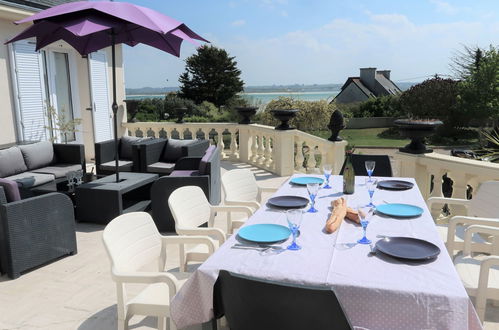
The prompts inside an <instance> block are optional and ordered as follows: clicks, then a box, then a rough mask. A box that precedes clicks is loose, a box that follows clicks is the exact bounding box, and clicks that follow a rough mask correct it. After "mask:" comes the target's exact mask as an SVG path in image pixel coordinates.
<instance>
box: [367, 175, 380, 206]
mask: <svg viewBox="0 0 499 330" xmlns="http://www.w3.org/2000/svg"><path fill="white" fill-rule="evenodd" d="M377 186H378V180H376V179H374V180H369V179H366V187H367V192H368V193H369V204H367V207H376V205H374V204H373V195H374V192H375V191H376V187H377Z"/></svg>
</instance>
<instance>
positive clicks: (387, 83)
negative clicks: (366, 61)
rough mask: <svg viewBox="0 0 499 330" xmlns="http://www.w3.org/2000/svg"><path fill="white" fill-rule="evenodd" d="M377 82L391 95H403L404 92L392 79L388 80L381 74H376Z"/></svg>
mask: <svg viewBox="0 0 499 330" xmlns="http://www.w3.org/2000/svg"><path fill="white" fill-rule="evenodd" d="M376 82H377V83H378V84H379V85H380V86H381V87H382V88H383V89H384V90H385V91H387V93H389V94H391V95H395V94H398V93H401V92H402V91H401V90H400V88H398V86H397V85H395V83H394V82H393V81H391V80H390V79H386V77H385V76H383V75H382V74H381V73H378V72H376Z"/></svg>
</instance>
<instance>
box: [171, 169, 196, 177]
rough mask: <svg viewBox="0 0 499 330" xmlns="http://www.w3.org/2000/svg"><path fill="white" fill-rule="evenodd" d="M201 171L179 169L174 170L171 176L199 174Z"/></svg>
mask: <svg viewBox="0 0 499 330" xmlns="http://www.w3.org/2000/svg"><path fill="white" fill-rule="evenodd" d="M198 175H199V171H196V170H177V171H173V172H172V173H171V174H170V176H198Z"/></svg>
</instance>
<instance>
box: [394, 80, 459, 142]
mask: <svg viewBox="0 0 499 330" xmlns="http://www.w3.org/2000/svg"><path fill="white" fill-rule="evenodd" d="M457 96H458V81H456V80H453V79H443V78H440V77H438V76H435V77H434V78H432V79H427V80H425V81H423V82H422V83H420V84H417V85H414V86H412V87H411V88H409V89H408V90H406V91H405V92H403V93H402V95H401V96H400V107H401V112H402V114H404V115H407V116H409V117H413V118H415V119H440V120H442V121H443V122H444V125H442V127H441V129H439V131H440V134H441V135H444V136H449V135H452V134H454V132H453V128H458V127H467V126H468V124H469V117H468V116H467V115H466V114H465V113H463V112H462V111H460V110H462V108H458V107H457Z"/></svg>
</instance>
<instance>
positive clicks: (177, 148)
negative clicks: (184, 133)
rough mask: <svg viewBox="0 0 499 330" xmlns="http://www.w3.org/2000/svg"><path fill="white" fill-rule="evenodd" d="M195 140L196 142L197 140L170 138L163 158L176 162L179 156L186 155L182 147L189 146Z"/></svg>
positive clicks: (166, 161)
mask: <svg viewBox="0 0 499 330" xmlns="http://www.w3.org/2000/svg"><path fill="white" fill-rule="evenodd" d="M193 142H196V140H177V139H168V141H166V147H165V151H164V152H163V157H162V158H161V160H162V161H163V162H165V163H175V162H176V161H177V160H179V158H182V157H183V156H184V155H183V154H182V147H185V146H188V145H189V144H191V143H193Z"/></svg>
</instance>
